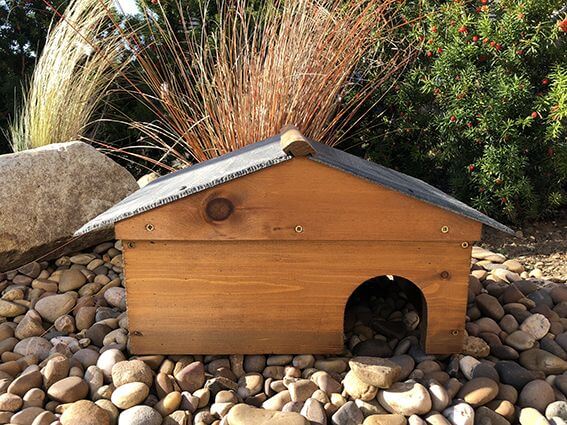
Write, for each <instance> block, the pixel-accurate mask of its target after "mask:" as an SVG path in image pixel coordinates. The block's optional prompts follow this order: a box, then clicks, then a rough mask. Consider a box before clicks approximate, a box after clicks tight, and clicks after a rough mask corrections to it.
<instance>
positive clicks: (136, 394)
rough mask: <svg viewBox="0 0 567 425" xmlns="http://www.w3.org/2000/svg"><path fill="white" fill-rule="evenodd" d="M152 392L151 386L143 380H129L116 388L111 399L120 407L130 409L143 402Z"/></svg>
mask: <svg viewBox="0 0 567 425" xmlns="http://www.w3.org/2000/svg"><path fill="white" fill-rule="evenodd" d="M149 394H150V388H149V387H148V386H147V385H146V384H143V383H142V382H129V383H127V384H123V385H121V386H120V387H118V388H116V389H115V390H114V391H113V393H112V398H111V401H112V403H114V405H115V406H116V407H118V408H119V409H124V410H125V409H129V408H130V407H133V406H135V405H137V404H141V403H142V402H143V401H144V400H145V399H146V397H147V396H148V395H149Z"/></svg>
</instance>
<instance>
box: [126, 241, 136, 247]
mask: <svg viewBox="0 0 567 425" xmlns="http://www.w3.org/2000/svg"><path fill="white" fill-rule="evenodd" d="M127 245H128V248H134V247H135V246H136V244H135V243H134V242H128V244H127Z"/></svg>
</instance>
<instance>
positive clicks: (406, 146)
mask: <svg viewBox="0 0 567 425" xmlns="http://www.w3.org/2000/svg"><path fill="white" fill-rule="evenodd" d="M561 7H563V9H561ZM566 10H567V7H566V6H564V2H563V1H553V0H507V1H505V0H501V1H496V0H493V1H491V0H480V1H479V0H476V1H459V0H455V1H441V2H439V1H429V0H423V1H421V2H415V1H411V2H406V3H405V6H404V9H403V18H402V19H403V20H404V22H406V23H407V25H405V26H403V28H402V30H401V31H402V32H404V33H405V35H406V36H409V37H410V38H411V39H413V40H414V41H416V42H418V43H420V48H419V49H420V50H419V52H418V56H417V58H416V62H415V63H414V65H413V66H412V67H411V68H410V69H409V70H407V72H406V73H405V75H404V77H403V79H402V80H400V81H398V82H397V83H396V84H395V86H394V90H392V91H391V92H390V94H388V95H387V96H386V98H385V104H386V110H385V111H384V113H383V116H382V119H381V121H382V124H383V126H382V128H383V129H384V130H383V131H382V132H378V134H375V135H374V136H372V138H371V139H370V140H368V139H367V141H369V143H368V146H369V155H370V157H371V158H372V159H374V160H376V161H377V162H380V163H384V164H387V165H390V166H392V165H394V166H395V168H398V169H400V170H401V171H404V172H408V173H409V174H412V175H415V176H418V177H420V178H424V179H425V180H427V181H429V182H431V183H433V184H435V185H438V186H440V187H443V188H444V189H445V190H448V191H450V192H452V193H453V194H455V195H456V196H457V197H458V198H460V199H462V200H464V201H466V202H469V203H471V204H472V205H473V206H474V207H476V208H478V209H480V210H481V211H483V212H486V213H488V214H491V215H493V216H495V217H499V218H505V219H508V220H511V221H519V220H522V219H527V218H533V217H538V216H542V215H544V214H545V213H546V212H549V211H553V210H554V209H556V208H558V207H560V206H561V205H564V204H565V202H566V195H565V184H566V182H567V140H566V137H567V126H566V124H567V43H566V41H567V18H566Z"/></svg>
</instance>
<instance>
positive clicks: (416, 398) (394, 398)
mask: <svg viewBox="0 0 567 425" xmlns="http://www.w3.org/2000/svg"><path fill="white" fill-rule="evenodd" d="M377 399H378V402H379V403H380V404H381V405H382V407H384V408H385V409H386V410H387V411H388V412H390V413H397V414H400V415H405V416H411V415H414V414H415V415H422V414H425V413H428V412H429V411H430V410H431V406H432V403H431V396H430V395H429V392H428V391H427V389H426V388H425V387H424V386H423V385H421V384H419V383H417V382H411V381H407V382H396V383H395V384H393V385H392V386H391V387H390V388H389V389H387V390H380V391H379V392H378V397H377Z"/></svg>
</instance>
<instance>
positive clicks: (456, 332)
mask: <svg viewBox="0 0 567 425" xmlns="http://www.w3.org/2000/svg"><path fill="white" fill-rule="evenodd" d="M451 335H453V336H457V335H459V330H458V329H453V330H452V331H451Z"/></svg>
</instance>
